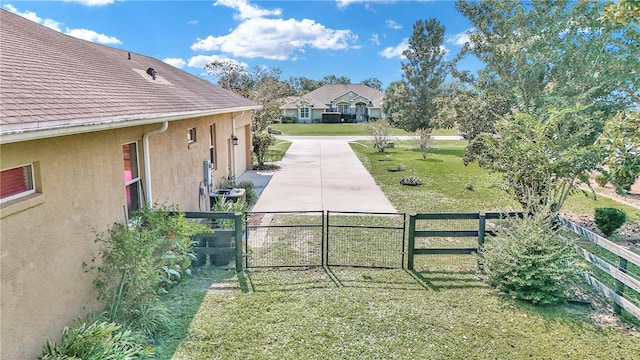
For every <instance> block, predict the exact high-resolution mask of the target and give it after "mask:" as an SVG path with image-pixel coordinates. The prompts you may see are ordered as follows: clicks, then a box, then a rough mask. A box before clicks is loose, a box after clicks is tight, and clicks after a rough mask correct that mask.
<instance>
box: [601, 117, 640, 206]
mask: <svg viewBox="0 0 640 360" xmlns="http://www.w3.org/2000/svg"><path fill="white" fill-rule="evenodd" d="M598 143H599V144H600V145H602V146H603V147H604V149H605V151H606V152H607V153H608V156H607V160H606V162H605V165H606V169H605V168H603V169H600V171H602V172H603V173H605V174H606V175H607V179H608V180H609V182H611V184H612V185H613V186H614V187H615V189H616V193H618V194H619V195H626V194H627V193H628V192H629V190H631V186H632V185H633V184H634V183H635V182H636V181H637V179H638V174H640V113H639V112H637V111H635V112H632V113H630V114H624V113H620V114H618V115H617V116H615V117H614V118H613V119H611V121H609V122H608V123H607V125H606V127H605V131H604V132H603V134H602V136H601V137H600V139H599V140H598Z"/></svg>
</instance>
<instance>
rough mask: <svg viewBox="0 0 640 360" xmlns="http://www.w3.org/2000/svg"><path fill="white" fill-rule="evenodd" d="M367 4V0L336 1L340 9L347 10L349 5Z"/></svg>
mask: <svg viewBox="0 0 640 360" xmlns="http://www.w3.org/2000/svg"><path fill="white" fill-rule="evenodd" d="M361 2H365V0H336V5H338V8H339V9H346V8H347V7H348V6H349V5H351V4H355V3H361Z"/></svg>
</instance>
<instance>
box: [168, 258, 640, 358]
mask: <svg viewBox="0 0 640 360" xmlns="http://www.w3.org/2000/svg"><path fill="white" fill-rule="evenodd" d="M231 274H232V272H230V271H222V270H212V269H207V270H202V271H200V272H199V273H198V274H197V275H196V276H194V277H192V278H190V279H189V280H188V281H187V282H185V283H183V284H182V285H180V287H179V288H178V289H176V290H177V291H175V292H174V293H175V295H173V296H172V298H171V299H170V300H169V301H168V304H169V305H170V307H171V314H172V318H173V320H174V323H173V326H172V327H171V332H168V333H166V334H165V337H164V338H162V339H160V341H159V344H158V347H157V348H156V350H157V356H156V358H157V359H190V360H191V359H633V358H634V357H635V356H636V355H637V354H639V353H640V341H639V339H638V338H637V337H634V336H632V335H629V334H626V333H624V332H621V331H618V330H615V329H612V328H609V327H607V326H597V325H594V324H593V323H592V321H591V320H590V319H589V315H590V311H589V308H588V307H585V306H584V305H567V306H564V307H547V308H535V307H532V306H528V305H524V304H522V303H518V302H514V301H510V300H504V299H502V298H500V297H499V296H497V295H496V294H495V292H494V291H493V290H491V289H490V288H488V287H486V286H484V285H483V284H482V283H481V282H479V281H478V280H477V279H476V278H475V277H474V275H473V274H472V273H470V272H426V271H422V272H416V273H410V272H405V271H404V270H371V269H348V268H332V269H331V271H329V272H327V271H325V270H323V269H322V268H317V269H315V270H298V271H295V270H289V271H276V270H269V271H264V272H254V273H251V274H249V275H246V276H245V275H241V276H240V278H237V277H232V276H231Z"/></svg>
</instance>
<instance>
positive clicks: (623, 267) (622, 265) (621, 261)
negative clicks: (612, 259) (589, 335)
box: [613, 256, 627, 315]
mask: <svg viewBox="0 0 640 360" xmlns="http://www.w3.org/2000/svg"><path fill="white" fill-rule="evenodd" d="M618 270H620V271H622V272H624V273H626V272H627V259H625V258H623V257H621V256H620V257H618ZM615 291H616V294H618V295H620V296H622V295H623V294H624V283H623V282H622V281H620V280H616V289H615ZM621 311H622V307H621V306H620V305H618V303H616V302H614V303H613V312H614V313H615V314H617V315H619V314H620V312H621Z"/></svg>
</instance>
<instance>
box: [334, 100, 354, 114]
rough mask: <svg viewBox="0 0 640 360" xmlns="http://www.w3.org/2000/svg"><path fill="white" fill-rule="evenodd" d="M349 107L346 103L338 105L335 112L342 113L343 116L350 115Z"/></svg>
mask: <svg viewBox="0 0 640 360" xmlns="http://www.w3.org/2000/svg"><path fill="white" fill-rule="evenodd" d="M350 108H351V105H350V104H348V103H340V104H338V106H337V110H338V112H339V113H343V114H350V110H349V109H350Z"/></svg>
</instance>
